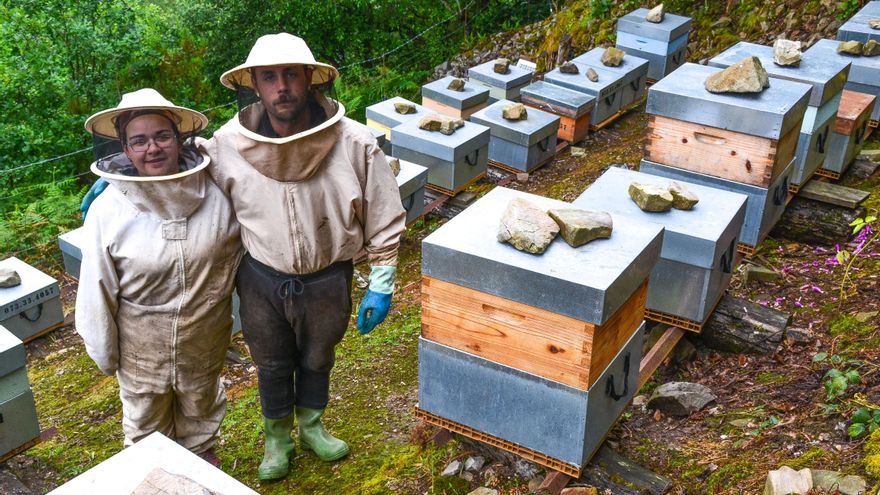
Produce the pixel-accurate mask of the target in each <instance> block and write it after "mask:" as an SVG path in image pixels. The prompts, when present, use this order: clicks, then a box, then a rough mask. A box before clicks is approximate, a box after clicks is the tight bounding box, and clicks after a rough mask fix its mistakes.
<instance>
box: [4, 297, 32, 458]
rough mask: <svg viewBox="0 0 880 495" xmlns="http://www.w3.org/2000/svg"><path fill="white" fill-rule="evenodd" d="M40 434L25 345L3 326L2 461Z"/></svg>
mask: <svg viewBox="0 0 880 495" xmlns="http://www.w3.org/2000/svg"><path fill="white" fill-rule="evenodd" d="M2 290H4V289H0V291H2ZM39 437H40V425H39V423H38V422H37V409H36V404H35V403H34V394H33V393H32V392H31V387H30V383H28V375H27V367H26V356H25V352H24V345H23V344H22V342H21V340H20V339H19V338H18V337H16V336H15V335H13V334H12V333H11V332H10V331H8V330H7V329H6V328H5V327H3V325H0V463H2V462H3V461H4V460H6V459H7V458H8V457H11V456H13V455H15V454H16V453H18V452H19V451H20V450H21V449H23V448H27V447H29V446H31V445H33V444H35V443H36V442H37V441H38V440H39Z"/></svg>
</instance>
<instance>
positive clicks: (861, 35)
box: [837, 2, 880, 43]
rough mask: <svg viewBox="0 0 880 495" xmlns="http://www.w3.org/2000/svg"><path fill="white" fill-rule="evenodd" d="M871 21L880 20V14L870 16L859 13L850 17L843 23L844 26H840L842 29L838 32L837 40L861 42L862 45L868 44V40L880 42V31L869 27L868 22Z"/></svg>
mask: <svg viewBox="0 0 880 495" xmlns="http://www.w3.org/2000/svg"><path fill="white" fill-rule="evenodd" d="M872 3H873V2H872ZM862 10H864V9H862ZM871 19H880V13H875V14H870V13H862V12H859V13H858V14H856V15H854V16H852V17H850V18H849V20H848V21H846V22H845V23H843V25H842V26H840V29H838V30H837V39H839V40H847V41H861V42H862V43H867V42H868V40H876V41H878V42H880V29H872V28H871V26H870V25H868V21H870V20H871Z"/></svg>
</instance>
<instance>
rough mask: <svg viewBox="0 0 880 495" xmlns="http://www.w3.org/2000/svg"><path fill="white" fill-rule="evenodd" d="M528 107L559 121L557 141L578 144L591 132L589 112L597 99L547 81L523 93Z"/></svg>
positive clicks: (527, 88) (534, 84) (521, 94)
mask: <svg viewBox="0 0 880 495" xmlns="http://www.w3.org/2000/svg"><path fill="white" fill-rule="evenodd" d="M520 99H521V100H522V102H523V104H525V105H526V106H529V107H532V108H537V109H539V110H543V111H545V112H548V113H552V114H553V115H556V116H558V117H559V130H558V131H557V133H556V137H557V138H558V139H561V140H563V141H568V142H569V143H576V142H578V141H580V140H581V139H583V138H585V137H586V136H587V134H588V133H589V132H590V111H591V110H592V108H593V106H594V105H595V100H596V97H595V96H593V95H588V94H586V93H581V92H579V91H575V90H573V89H568V88H564V87H562V86H557V85H555V84H551V83H549V82H546V81H536V82H534V83H532V84H529V85H528V86H526V87H525V88H523V89H522V90H521V91H520Z"/></svg>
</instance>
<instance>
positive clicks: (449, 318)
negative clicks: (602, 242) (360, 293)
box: [422, 277, 647, 390]
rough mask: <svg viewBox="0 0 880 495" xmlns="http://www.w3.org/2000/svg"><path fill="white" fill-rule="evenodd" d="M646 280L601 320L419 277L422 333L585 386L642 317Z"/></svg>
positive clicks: (589, 383)
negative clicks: (596, 321) (598, 322)
mask: <svg viewBox="0 0 880 495" xmlns="http://www.w3.org/2000/svg"><path fill="white" fill-rule="evenodd" d="M646 298H647V280H646V281H645V282H644V283H642V285H641V286H640V287H639V288H638V289H637V290H636V291H635V293H633V295H632V296H631V297H630V298H629V300H627V301H626V302H625V303H624V304H623V305H622V306H621V307H620V308H619V309H618V310H617V312H615V314H614V315H612V317H611V318H610V319H609V320H608V321H606V322H605V324H603V325H598V326H597V325H594V324H592V323H587V322H584V321H581V320H577V319H575V318H571V317H568V316H564V315H559V314H556V313H553V312H550V311H547V310H544V309H540V308H535V307H533V306H529V305H527V304H522V303H519V302H516V301H511V300H509V299H504V298H502V297H498V296H495V295H492V294H486V293H484V292H479V291H475V290H473V289H469V288H467V287H462V286H459V285H456V284H451V283H449V282H444V281H442V280H437V279H434V278H431V277H422V337H424V338H426V339H428V340H431V341H433V342H437V343H440V344H443V345H447V346H449V347H452V348H454V349H458V350H461V351H464V352H468V353H471V354H475V355H477V356H480V357H483V358H485V359H488V360H490V361H493V362H496V363H501V364H504V365H507V366H511V367H513V368H516V369H519V370H523V371H527V372H529V373H533V374H535V375H538V376H541V377H544V378H547V379H549V380H553V381H556V382H559V383H563V384H565V385H569V386H571V387H575V388H578V389H580V390H589V388H590V386H591V385H592V384H593V382H595V381H596V379H598V377H599V375H600V374H601V373H602V371H603V370H604V369H605V368H606V367H607V366H608V364H610V363H611V361H612V360H613V359H614V356H615V354H616V353H617V352H618V351H619V350H620V349H621V348H622V347H623V345H624V344H625V343H626V341H627V340H628V339H629V337H630V336H631V335H632V332H633V331H634V330H635V329H636V328H638V326H639V325H640V324H641V322H642V319H643V317H644V310H645V300H646Z"/></svg>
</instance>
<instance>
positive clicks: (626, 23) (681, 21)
mask: <svg viewBox="0 0 880 495" xmlns="http://www.w3.org/2000/svg"><path fill="white" fill-rule="evenodd" d="M648 12H650V9H646V8H640V9H636V10H634V11H632V12H630V13H629V14H626V15H625V16H623V17H621V18H620V19H618V20H617V30H618V31H622V32H624V33H632V34H636V35H639V36H644V37H646V38H651V39H655V40H662V41H670V40H674V39H676V38H678V37H680V36H684V35H685V34H687V32H688V31H690V29H691V18H690V17H685V16H681V15H676V14H669V13H664V15H663V21H661V22H659V23H654V22H648V21H646V20H645V17H646V16H647V15H648Z"/></svg>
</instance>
